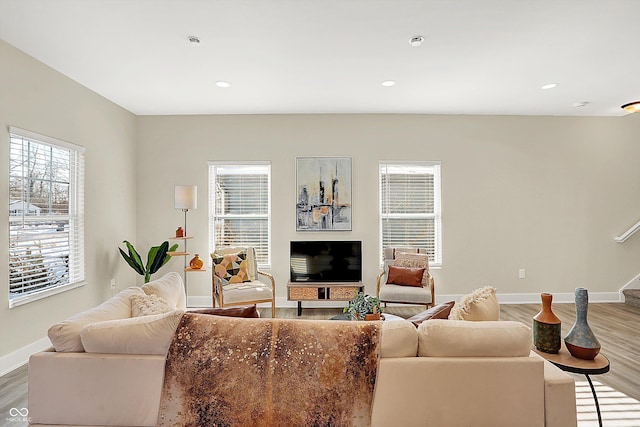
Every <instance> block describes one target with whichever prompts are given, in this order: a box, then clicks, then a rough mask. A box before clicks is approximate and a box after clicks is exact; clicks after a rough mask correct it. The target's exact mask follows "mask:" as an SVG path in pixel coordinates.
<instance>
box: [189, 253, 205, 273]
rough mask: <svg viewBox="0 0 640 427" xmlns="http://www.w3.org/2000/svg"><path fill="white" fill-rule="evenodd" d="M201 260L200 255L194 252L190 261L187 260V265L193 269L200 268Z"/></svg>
mask: <svg viewBox="0 0 640 427" xmlns="http://www.w3.org/2000/svg"><path fill="white" fill-rule="evenodd" d="M202 264H203V262H202V260H201V259H200V255H198V254H196V256H194V257H193V258H192V259H191V261H189V267H191V268H193V269H194V270H200V269H201V268H202Z"/></svg>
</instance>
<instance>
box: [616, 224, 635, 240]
mask: <svg viewBox="0 0 640 427" xmlns="http://www.w3.org/2000/svg"><path fill="white" fill-rule="evenodd" d="M638 230H640V221H638V222H636V223H635V224H634V225H632V226H631V227H630V228H629V229H628V230H627V231H625V232H624V233H622V234H621V235H620V236H618V237H616V238H615V239H614V240H615V241H616V242H618V243H622V242H624V241H625V240H627V239H628V238H629V237H631V236H633V235H634V234H635V233H636V231H638Z"/></svg>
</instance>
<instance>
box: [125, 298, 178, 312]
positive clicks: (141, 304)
mask: <svg viewBox="0 0 640 427" xmlns="http://www.w3.org/2000/svg"><path fill="white" fill-rule="evenodd" d="M174 310H175V307H171V306H170V305H169V304H167V302H166V301H165V300H164V299H163V298H162V297H159V296H158V295H154V294H151V295H146V294H145V295H132V296H131V317H140V316H149V315H151V314H162V313H168V312H170V311H174Z"/></svg>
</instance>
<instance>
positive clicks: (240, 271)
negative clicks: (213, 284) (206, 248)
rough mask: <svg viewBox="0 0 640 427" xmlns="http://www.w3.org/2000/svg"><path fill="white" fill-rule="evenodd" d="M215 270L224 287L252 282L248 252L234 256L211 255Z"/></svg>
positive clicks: (237, 253) (241, 252)
mask: <svg viewBox="0 0 640 427" xmlns="http://www.w3.org/2000/svg"><path fill="white" fill-rule="evenodd" d="M211 260H212V261H213V269H214V273H215V275H216V276H218V277H219V278H220V280H221V281H222V285H223V286H225V285H228V284H232V283H243V282H250V281H251V279H250V278H249V273H248V263H247V251H240V252H236V253H233V254H224V255H222V254H217V253H213V254H211Z"/></svg>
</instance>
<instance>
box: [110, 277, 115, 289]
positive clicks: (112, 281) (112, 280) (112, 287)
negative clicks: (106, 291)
mask: <svg viewBox="0 0 640 427" xmlns="http://www.w3.org/2000/svg"><path fill="white" fill-rule="evenodd" d="M115 288H116V279H111V289H112V290H114V289H115Z"/></svg>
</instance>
